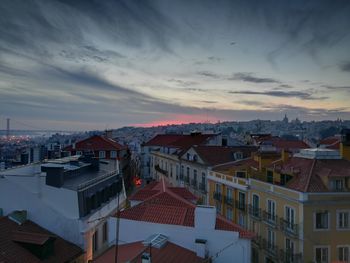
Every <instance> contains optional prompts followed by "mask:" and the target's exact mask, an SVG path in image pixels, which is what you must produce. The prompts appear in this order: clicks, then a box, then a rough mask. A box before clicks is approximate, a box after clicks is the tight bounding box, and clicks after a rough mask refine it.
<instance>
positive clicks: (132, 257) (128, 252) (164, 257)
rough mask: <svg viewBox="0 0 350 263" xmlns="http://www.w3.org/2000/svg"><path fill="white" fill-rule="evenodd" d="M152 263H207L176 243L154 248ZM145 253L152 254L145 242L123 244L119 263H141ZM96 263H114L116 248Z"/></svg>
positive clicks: (98, 258) (109, 250)
mask: <svg viewBox="0 0 350 263" xmlns="http://www.w3.org/2000/svg"><path fill="white" fill-rule="evenodd" d="M151 250H152V251H151V253H152V263H163V262H167V263H185V262H191V263H192V262H193V263H200V262H203V263H204V262H205V260H204V259H202V258H200V257H198V256H197V255H196V253H195V252H193V251H191V250H188V249H186V248H183V247H181V246H178V245H176V244H174V243H171V242H169V241H168V242H167V243H166V244H165V245H164V246H163V247H161V248H155V247H152V249H151ZM144 252H148V253H149V252H150V251H149V247H148V246H147V247H146V246H145V245H144V244H143V241H138V242H133V243H129V244H123V245H119V246H118V262H135V263H136V262H138V263H141V256H142V254H143V253H144ZM93 262H94V263H114V262H115V246H113V247H111V248H110V249H108V250H107V251H106V252H105V253H103V254H102V255H101V256H99V257H97V258H96V259H95V260H94V261H93Z"/></svg>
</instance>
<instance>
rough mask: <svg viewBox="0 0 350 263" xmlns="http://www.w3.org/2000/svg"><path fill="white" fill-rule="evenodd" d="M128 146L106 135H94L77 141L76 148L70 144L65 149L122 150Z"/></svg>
mask: <svg viewBox="0 0 350 263" xmlns="http://www.w3.org/2000/svg"><path fill="white" fill-rule="evenodd" d="M126 148H127V147H126V146H124V145H121V144H119V143H117V142H116V141H114V140H113V139H110V138H107V137H104V136H99V135H94V136H91V137H89V138H87V139H85V140H82V141H79V142H77V143H75V149H73V146H72V145H70V146H67V147H66V148H65V149H64V150H65V151H73V150H76V151H86V150H93V151H120V150H123V149H126Z"/></svg>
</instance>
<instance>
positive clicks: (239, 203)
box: [235, 200, 247, 212]
mask: <svg viewBox="0 0 350 263" xmlns="http://www.w3.org/2000/svg"><path fill="white" fill-rule="evenodd" d="M235 205H236V208H237V209H239V210H241V211H243V212H246V211H247V205H246V204H245V203H244V202H242V201H240V200H236V201H235Z"/></svg>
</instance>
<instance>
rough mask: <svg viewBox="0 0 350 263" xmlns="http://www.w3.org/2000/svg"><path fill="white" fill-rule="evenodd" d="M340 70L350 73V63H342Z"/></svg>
mask: <svg viewBox="0 0 350 263" xmlns="http://www.w3.org/2000/svg"><path fill="white" fill-rule="evenodd" d="M339 68H340V69H341V70H342V71H345V72H350V61H347V62H343V63H341V64H340V65H339Z"/></svg>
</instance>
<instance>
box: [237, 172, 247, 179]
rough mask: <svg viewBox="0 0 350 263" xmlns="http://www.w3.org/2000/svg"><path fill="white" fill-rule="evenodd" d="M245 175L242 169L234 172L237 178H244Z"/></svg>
mask: <svg viewBox="0 0 350 263" xmlns="http://www.w3.org/2000/svg"><path fill="white" fill-rule="evenodd" d="M245 175H246V173H245V172H242V171H240V172H236V176H237V177H239V178H245Z"/></svg>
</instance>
